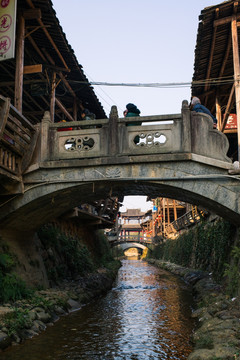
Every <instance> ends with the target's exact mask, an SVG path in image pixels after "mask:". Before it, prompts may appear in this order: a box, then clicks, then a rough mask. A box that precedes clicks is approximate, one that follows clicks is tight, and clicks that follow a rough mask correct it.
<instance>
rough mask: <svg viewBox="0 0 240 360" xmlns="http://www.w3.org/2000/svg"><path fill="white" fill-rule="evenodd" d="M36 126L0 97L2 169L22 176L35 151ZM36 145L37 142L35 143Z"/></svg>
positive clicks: (0, 154)
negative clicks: (28, 160) (25, 164)
mask: <svg viewBox="0 0 240 360" xmlns="http://www.w3.org/2000/svg"><path fill="white" fill-rule="evenodd" d="M35 133H36V130H35V128H34V126H33V125H32V124H31V123H30V122H29V121H28V120H27V119H26V118H25V117H24V116H23V115H22V114H20V112H19V111H18V110H17V109H15V108H14V106H13V105H11V103H10V99H9V98H5V97H3V96H0V169H2V170H3V171H6V173H10V174H13V175H16V176H20V175H21V174H22V171H23V167H24V163H26V162H27V159H29V158H30V155H31V154H32V151H33V138H34V137H35V136H34V134H35ZM34 143H35V141H34Z"/></svg>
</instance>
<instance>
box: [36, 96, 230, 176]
mask: <svg viewBox="0 0 240 360" xmlns="http://www.w3.org/2000/svg"><path fill="white" fill-rule="evenodd" d="M140 124H141V125H140ZM199 134H201V136H199ZM227 150H228V140H227V138H226V136H225V135H224V134H222V133H221V132H220V131H218V130H215V129H213V126H212V120H211V118H210V117H209V116H208V115H205V114H199V113H194V112H191V111H190V109H189V106H188V103H187V101H183V105H182V111H181V113H180V114H170V115H156V116H141V117H132V118H119V117H118V112H117V108H116V106H113V107H112V110H111V113H110V116H109V119H101V120H85V121H73V122H60V123H52V122H51V120H50V114H49V113H47V112H46V113H45V116H44V118H43V120H42V123H41V150H40V151H39V154H40V155H41V156H40V158H39V161H40V162H44V161H55V160H56V161H59V160H70V159H78V160H79V159H87V160H88V159H93V161H92V160H91V161H92V163H94V158H101V159H102V160H103V163H104V164H106V159H105V158H107V157H108V164H110V163H111V159H112V160H113V162H114V164H116V157H117V160H118V162H119V160H120V159H121V162H124V161H125V162H127V161H129V156H144V155H146V156H148V159H149V156H152V159H155V160H156V161H164V160H166V159H167V160H170V159H173V160H179V159H180V157H181V156H183V157H184V159H190V155H189V154H190V153H192V154H196V155H203V156H207V157H208V158H211V157H212V158H213V159H214V161H216V160H217V159H218V160H222V161H224V162H231V160H230V159H229V158H228V157H227V155H226V153H227ZM155 155H159V156H155ZM161 155H162V157H161ZM179 156H180V157H179ZM91 161H90V162H89V161H88V162H86V161H85V162H82V165H83V166H86V164H90V163H91ZM80 165H81V164H80V163H79V162H78V166H80ZM115 175H116V174H113V176H115Z"/></svg>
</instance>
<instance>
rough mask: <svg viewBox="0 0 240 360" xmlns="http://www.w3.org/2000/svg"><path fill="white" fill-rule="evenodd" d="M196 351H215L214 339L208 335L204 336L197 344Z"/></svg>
mask: <svg viewBox="0 0 240 360" xmlns="http://www.w3.org/2000/svg"><path fill="white" fill-rule="evenodd" d="M195 347H196V349H213V338H212V337H211V336H210V335H209V334H207V335H202V336H201V337H200V338H199V339H198V340H197V342H196V346H195Z"/></svg>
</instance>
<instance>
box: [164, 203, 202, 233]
mask: <svg viewBox="0 0 240 360" xmlns="http://www.w3.org/2000/svg"><path fill="white" fill-rule="evenodd" d="M206 215H207V212H205V211H203V210H201V211H200V210H198V209H197V207H196V206H194V207H193V208H192V210H191V211H188V212H187V213H186V214H184V215H183V216H181V217H179V218H178V219H177V220H175V221H173V222H172V223H171V224H169V225H168V226H167V227H166V229H165V233H166V234H167V235H169V234H170V233H174V232H177V231H179V230H182V229H187V228H189V227H190V226H192V225H194V224H197V223H198V222H199V221H200V219H201V217H204V216H206Z"/></svg>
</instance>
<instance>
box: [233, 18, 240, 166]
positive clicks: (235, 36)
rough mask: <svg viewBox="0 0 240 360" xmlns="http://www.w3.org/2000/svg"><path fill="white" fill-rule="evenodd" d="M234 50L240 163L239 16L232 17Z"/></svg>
mask: <svg viewBox="0 0 240 360" xmlns="http://www.w3.org/2000/svg"><path fill="white" fill-rule="evenodd" d="M231 28H232V48H233V67H234V84H235V99H236V113H237V133H238V161H239V160H240V84H239V80H240V64H239V50H238V34H237V16H236V15H233V17H232V23H231Z"/></svg>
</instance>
